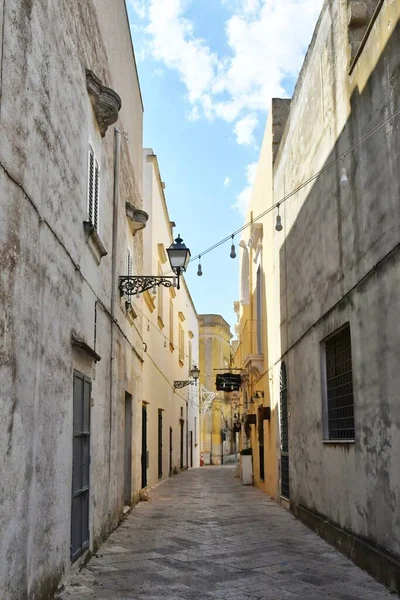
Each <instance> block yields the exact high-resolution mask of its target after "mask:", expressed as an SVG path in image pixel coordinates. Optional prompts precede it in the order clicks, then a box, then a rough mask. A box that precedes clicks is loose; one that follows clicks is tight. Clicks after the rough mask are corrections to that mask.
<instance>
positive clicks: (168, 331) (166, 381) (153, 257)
mask: <svg viewBox="0 0 400 600" xmlns="http://www.w3.org/2000/svg"><path fill="white" fill-rule="evenodd" d="M143 170H144V208H145V210H146V212H148V214H149V224H148V226H147V228H146V230H145V231H144V238H143V240H144V248H145V253H144V254H145V259H144V270H145V273H154V274H157V275H171V273H170V270H171V267H170V263H169V261H168V257H167V252H166V250H167V248H168V247H169V246H170V245H171V244H172V243H173V225H174V224H173V223H171V221H170V219H169V215H168V208H167V204H166V200H165V196H164V183H163V181H162V180H161V175H160V171H159V165H158V161H157V157H156V156H155V154H153V151H152V150H150V149H146V150H145V151H144V165H143ZM176 235H177V234H176ZM184 241H185V240H184ZM153 292H155V294H154V293H153ZM143 296H144V302H143V318H144V323H143V330H144V332H143V340H144V342H145V345H146V346H145V347H146V352H145V353H144V355H143V357H144V384H143V404H142V411H143V415H144V421H143V430H142V438H141V439H142V453H141V456H142V461H143V462H142V487H145V485H150V486H152V485H154V484H155V483H157V482H158V481H160V480H162V479H165V478H166V477H168V476H169V475H171V474H172V473H176V472H177V471H179V470H181V469H186V468H191V467H198V466H199V456H200V452H199V443H200V431H199V382H198V381H196V382H194V379H193V378H192V377H191V375H190V372H191V370H192V369H193V367H195V366H196V367H197V366H198V364H199V323H198V316H197V312H196V309H195V307H194V304H193V301H192V298H191V296H190V293H189V290H188V288H187V285H186V283H185V280H184V278H183V277H182V278H181V289H180V290H179V291H178V290H177V289H176V288H175V287H169V288H166V287H164V286H161V285H160V286H158V287H157V288H155V289H154V290H149V291H147V292H145V293H144V295H143ZM178 382H187V383H188V384H189V382H191V383H190V384H189V385H184V387H178V386H180V385H183V384H182V383H179V384H178Z"/></svg>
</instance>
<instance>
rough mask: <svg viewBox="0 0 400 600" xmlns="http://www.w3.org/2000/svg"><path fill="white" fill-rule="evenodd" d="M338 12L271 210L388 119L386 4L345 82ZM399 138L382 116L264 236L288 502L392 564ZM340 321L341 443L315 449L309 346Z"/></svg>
mask: <svg viewBox="0 0 400 600" xmlns="http://www.w3.org/2000/svg"><path fill="white" fill-rule="evenodd" d="M351 4H352V3H351V2H350V5H351ZM350 8H351V6H350ZM348 10H349V7H348V3H347V2H345V1H344V0H335V1H333V2H326V3H325V6H324V8H323V11H322V14H321V17H320V20H319V23H318V26H317V29H316V32H315V34H314V39H313V42H312V45H311V47H310V49H309V52H308V54H307V57H306V60H305V63H304V66H303V69H302V72H301V74H300V77H299V81H298V84H297V88H296V91H295V94H294V97H293V99H292V101H291V107H290V114H289V118H288V121H287V124H286V127H285V131H284V134H283V138H282V140H281V142H280V148H279V152H278V153H277V157H276V161H275V170H274V190H273V193H274V202H278V201H279V200H280V199H282V198H283V197H285V195H286V194H288V193H289V192H291V191H292V190H294V189H296V188H297V187H298V186H299V185H301V184H302V183H303V182H305V181H306V180H307V179H308V178H309V177H311V176H312V175H314V174H315V173H317V172H318V171H319V170H320V169H323V168H324V167H326V166H327V165H329V164H330V163H331V162H332V161H334V160H336V159H337V158H338V157H339V156H340V155H341V154H342V153H343V152H344V151H346V150H347V149H349V148H351V147H352V146H353V145H354V144H355V143H357V142H358V140H360V138H361V137H362V136H364V135H365V134H366V133H368V132H369V131H371V130H372V129H373V128H374V127H376V126H377V125H379V124H380V123H382V122H383V121H384V120H385V119H386V118H388V117H389V116H390V115H391V114H393V112H394V111H396V110H398V109H399V108H400V106H399V99H400V95H399V93H398V91H399V85H400V70H399V65H400V6H399V4H398V2H392V1H390V0H387V1H386V2H383V4H382V7H381V10H380V12H379V13H378V14H377V16H376V19H375V21H374V23H373V25H372V28H371V30H370V32H369V36H368V38H367V39H366V42H365V45H364V47H363V48H362V52H361V54H360V55H359V57H358V59H357V61H356V62H355V64H354V65H353V67H352V71H351V73H349V65H350V64H351V59H352V55H351V48H350V42H351V40H350V39H349V31H348V22H349V21H348V20H349V12H348ZM353 58H354V57H353ZM399 132H400V125H399V117H396V118H395V119H393V120H391V121H389V122H388V123H387V124H386V125H385V126H384V127H383V128H381V129H380V130H379V131H378V132H376V133H375V134H374V135H372V136H371V137H369V138H368V140H366V141H365V142H363V143H362V144H361V145H360V146H359V147H358V148H357V149H355V150H354V151H352V152H350V153H349V154H348V155H347V156H346V157H345V158H344V159H343V160H341V161H339V162H338V163H336V164H334V165H333V166H331V167H329V168H328V169H327V170H326V171H324V172H323V173H321V175H319V176H318V178H317V179H315V180H314V181H313V182H312V183H310V184H309V185H307V186H306V187H304V188H303V189H302V190H300V191H299V192H298V193H296V194H295V195H294V196H292V197H291V198H290V199H288V200H287V201H286V202H285V203H284V204H283V205H282V206H281V215H282V220H283V224H284V231H283V232H281V233H274V235H273V239H274V248H275V258H274V264H275V276H274V278H275V279H276V281H277V282H279V285H277V286H276V287H275V290H276V291H275V302H274V304H275V308H276V309H277V310H278V314H279V313H280V326H279V328H278V324H279V323H278V322H277V323H276V329H275V332H277V331H279V335H280V340H276V341H275V343H272V344H270V348H269V350H270V364H272V365H274V364H279V360H280V358H283V359H284V360H285V361H286V364H287V368H288V391H289V412H290V420H289V440H290V479H291V502H292V503H293V505H294V506H296V505H299V504H301V505H303V506H305V507H307V508H309V509H312V510H314V511H315V512H318V513H320V514H322V515H325V516H326V517H328V518H330V519H331V520H333V521H334V522H335V523H337V524H339V525H340V526H341V527H343V528H345V529H348V530H350V531H351V532H353V533H355V534H357V535H359V536H360V537H364V538H366V539H367V540H369V541H371V542H373V543H374V544H376V545H378V546H380V547H381V548H383V549H385V550H386V551H388V552H389V553H392V554H394V555H396V556H400V523H399V519H398V514H399V513H398V506H399V503H400V476H399V469H398V466H397V461H396V457H397V456H398V454H399V449H400V412H399V403H398V388H399V383H400V379H399V368H398V365H399V363H400V352H399V345H398V340H399V336H400V328H399V323H400V321H399V318H398V307H399V289H400V287H399V284H400V255H399V247H398V244H399V236H400V218H399V217H400V214H399V213H400V209H399V201H398V199H399V192H400V178H399V174H398V164H399V158H400V133H399ZM343 167H345V168H346V169H347V176H348V179H349V187H348V188H341V187H340V176H341V169H342V168H343ZM267 285H268V283H267ZM346 322H349V323H350V328H351V342H352V359H353V385H354V405H355V443H354V444H333V443H324V442H323V438H324V435H323V422H322V395H321V390H322V382H321V352H322V350H321V342H322V340H324V338H325V337H326V336H328V335H329V334H331V333H332V332H334V331H335V330H336V329H338V328H339V327H340V326H342V325H343V324H345V323H346ZM270 335H271V336H272V338H271V339H273V337H274V333H271V334H270ZM275 380H276V382H277V384H276V390H275V394H276V397H279V396H278V394H279V384H278V378H277V377H276V378H275Z"/></svg>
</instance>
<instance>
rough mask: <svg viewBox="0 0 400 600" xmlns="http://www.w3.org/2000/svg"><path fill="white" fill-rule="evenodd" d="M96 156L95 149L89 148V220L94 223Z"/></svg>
mask: <svg viewBox="0 0 400 600" xmlns="http://www.w3.org/2000/svg"><path fill="white" fill-rule="evenodd" d="M93 182H94V154H93V149H92V148H91V147H89V172H88V220H89V223H93V212H94V187H93Z"/></svg>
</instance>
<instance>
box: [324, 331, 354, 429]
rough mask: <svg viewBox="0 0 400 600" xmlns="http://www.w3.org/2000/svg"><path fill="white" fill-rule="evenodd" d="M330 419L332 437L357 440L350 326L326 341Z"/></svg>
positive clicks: (328, 412) (327, 392)
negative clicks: (355, 433)
mask: <svg viewBox="0 0 400 600" xmlns="http://www.w3.org/2000/svg"><path fill="white" fill-rule="evenodd" d="M325 362H326V405H327V406H326V421H327V433H328V438H329V439H330V440H354V399H353V371H352V361H351V338H350V326H349V325H346V326H345V327H343V328H342V329H340V331H338V333H336V334H335V335H333V336H332V337H330V338H329V339H328V340H326V342H325Z"/></svg>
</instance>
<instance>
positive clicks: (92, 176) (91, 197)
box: [88, 146, 100, 231]
mask: <svg viewBox="0 0 400 600" xmlns="http://www.w3.org/2000/svg"><path fill="white" fill-rule="evenodd" d="M88 171H89V172H88V221H89V223H90V224H91V225H92V226H93V227H94V228H95V229H96V231H98V230H99V198H100V168H99V163H98V161H97V160H96V157H95V155H94V151H93V148H92V147H91V146H89V169H88Z"/></svg>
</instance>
